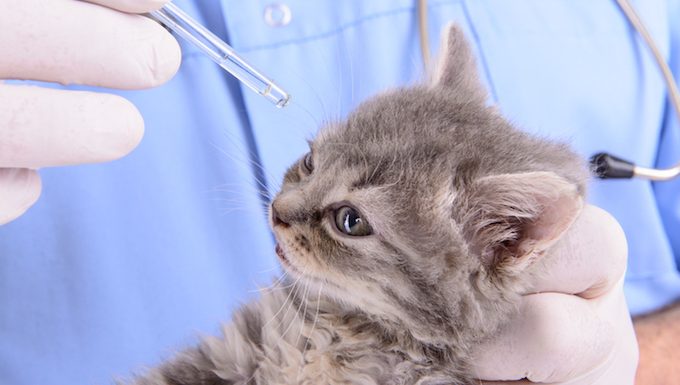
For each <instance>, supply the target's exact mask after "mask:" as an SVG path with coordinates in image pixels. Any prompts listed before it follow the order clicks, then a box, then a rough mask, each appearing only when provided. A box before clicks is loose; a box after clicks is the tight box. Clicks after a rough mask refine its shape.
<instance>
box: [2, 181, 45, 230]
mask: <svg viewBox="0 0 680 385" xmlns="http://www.w3.org/2000/svg"><path fill="white" fill-rule="evenodd" d="M40 190H41V183H40V177H39V176H38V173H37V172H36V171H35V170H29V169H25V168H22V169H18V168H0V225H3V224H5V223H7V222H9V221H12V220H14V219H16V218H17V217H19V216H20V215H21V214H23V213H24V212H26V210H28V208H29V207H31V206H32V205H33V204H34V203H35V201H37V200H38V197H39V196H40Z"/></svg>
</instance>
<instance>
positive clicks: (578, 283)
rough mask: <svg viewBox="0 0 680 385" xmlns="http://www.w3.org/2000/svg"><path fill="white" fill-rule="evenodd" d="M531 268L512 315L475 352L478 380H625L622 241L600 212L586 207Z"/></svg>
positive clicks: (633, 346)
mask: <svg viewBox="0 0 680 385" xmlns="http://www.w3.org/2000/svg"><path fill="white" fill-rule="evenodd" d="M551 251H552V252H551V253H550V255H546V256H545V257H544V259H543V260H542V261H540V262H538V263H540V265H537V266H536V267H537V268H538V271H539V272H540V273H539V274H537V275H536V277H535V280H534V283H533V287H532V290H531V292H532V293H537V294H527V295H526V296H524V299H523V303H522V305H521V309H520V314H519V316H518V317H516V319H514V320H513V321H512V322H511V324H510V325H508V327H507V328H505V329H504V330H503V331H502V333H501V335H500V336H499V338H496V339H494V340H492V341H489V342H488V343H486V344H484V345H483V346H479V347H477V349H476V354H475V356H476V359H475V362H476V367H475V373H477V375H478V377H479V378H481V379H484V380H492V381H498V380H502V381H510V380H520V379H525V378H526V379H528V380H529V381H527V380H521V381H510V382H483V383H484V384H486V385H492V384H493V385H497V384H503V385H519V384H533V383H541V384H544V383H547V384H560V385H567V384H569V385H595V384H597V385H613V384H616V385H632V384H633V381H634V379H635V370H636V367H637V362H638V349H637V342H636V340H635V334H634V331H633V325H632V322H631V319H630V315H629V313H628V307H627V305H626V302H625V298H624V296H623V276H624V272H625V269H626V255H627V244H626V239H625V236H624V234H623V231H622V230H621V228H620V227H619V224H618V223H617V222H616V220H615V219H614V218H612V217H611V216H610V215H609V214H608V213H606V212H605V211H604V210H602V209H599V208H597V207H594V206H586V207H585V208H584V210H583V213H582V214H581V216H580V217H579V218H578V219H577V220H576V222H575V223H574V225H573V226H572V227H571V228H570V229H569V231H568V232H567V234H566V235H565V237H564V238H563V239H562V240H560V241H559V242H558V244H556V245H555V247H554V248H553V250H551Z"/></svg>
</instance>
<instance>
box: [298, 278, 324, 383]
mask: <svg viewBox="0 0 680 385" xmlns="http://www.w3.org/2000/svg"><path fill="white" fill-rule="evenodd" d="M322 289H323V282H322V283H321V284H320V286H319V292H318V293H317V295H316V313H315V314H314V321H313V322H312V328H311V329H310V331H309V333H308V336H307V340H306V341H305V346H304V348H302V355H303V356H304V354H305V352H306V351H307V348H308V347H309V341H310V340H311V339H312V336H313V335H314V328H316V321H317V320H318V319H319V309H320V308H321V290H322ZM295 345H297V342H296V343H295ZM301 373H302V365H300V367H299V368H298V374H297V378H296V381H297V380H298V379H299V378H300V374H301Z"/></svg>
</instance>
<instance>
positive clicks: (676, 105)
mask: <svg viewBox="0 0 680 385" xmlns="http://www.w3.org/2000/svg"><path fill="white" fill-rule="evenodd" d="M616 3H617V4H618V5H619V7H620V8H621V11H623V13H624V14H625V15H626V17H627V18H628V21H629V22H630V24H631V25H632V26H633V27H634V28H635V30H636V31H637V32H638V33H639V34H640V35H641V36H642V38H643V39H644V41H645V43H647V47H648V48H649V50H650V51H651V52H652V55H653V56H654V59H655V60H656V63H657V65H658V66H659V70H660V71H661V73H662V74H663V78H664V80H665V82H666V86H667V87H668V97H669V98H670V100H671V104H673V109H674V110H675V114H676V116H677V117H678V121H679V122H680V92H679V91H678V87H677V82H676V81H675V77H674V76H673V73H672V72H671V70H670V68H668V63H666V61H665V60H664V59H663V56H662V55H661V52H660V51H659V49H658V48H657V46H656V44H655V43H654V40H653V39H652V36H651V35H650V34H649V32H648V31H647V28H645V25H644V24H643V23H642V20H641V19H640V17H639V16H638V14H637V12H635V9H634V8H633V6H632V5H631V4H630V3H629V2H628V0H616ZM590 165H591V169H592V171H593V174H595V176H597V177H598V178H600V179H625V178H641V179H647V180H652V181H659V182H661V181H667V180H671V179H674V178H676V177H678V175H680V163H678V164H676V165H675V166H673V167H671V168H666V169H658V168H647V167H641V166H637V165H636V164H635V163H633V162H630V161H627V160H624V159H622V158H619V157H616V156H614V155H610V154H608V153H599V154H595V155H593V156H592V157H591V158H590Z"/></svg>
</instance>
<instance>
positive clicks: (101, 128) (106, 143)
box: [87, 94, 144, 162]
mask: <svg viewBox="0 0 680 385" xmlns="http://www.w3.org/2000/svg"><path fill="white" fill-rule="evenodd" d="M101 97H104V98H105V99H104V101H103V102H102V103H104V104H105V106H102V107H103V108H101V109H100V110H101V111H106V113H105V114H104V116H102V117H101V119H100V120H99V123H98V124H97V127H95V128H94V130H95V131H96V132H93V133H92V135H90V136H89V137H88V142H87V145H88V147H89V152H90V153H91V154H94V155H92V156H90V159H91V161H93V162H108V161H111V160H115V159H119V158H122V157H124V156H125V155H127V154H129V153H130V152H132V150H134V149H135V148H136V147H137V145H139V143H140V141H141V140H142V137H143V136H144V119H143V118H142V115H141V113H140V112H139V110H137V107H135V105H134V104H132V102H130V101H129V100H127V99H125V98H123V97H120V96H117V95H104V94H102V95H101Z"/></svg>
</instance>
